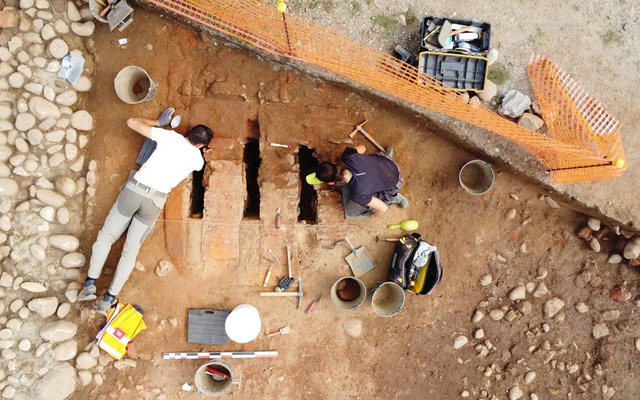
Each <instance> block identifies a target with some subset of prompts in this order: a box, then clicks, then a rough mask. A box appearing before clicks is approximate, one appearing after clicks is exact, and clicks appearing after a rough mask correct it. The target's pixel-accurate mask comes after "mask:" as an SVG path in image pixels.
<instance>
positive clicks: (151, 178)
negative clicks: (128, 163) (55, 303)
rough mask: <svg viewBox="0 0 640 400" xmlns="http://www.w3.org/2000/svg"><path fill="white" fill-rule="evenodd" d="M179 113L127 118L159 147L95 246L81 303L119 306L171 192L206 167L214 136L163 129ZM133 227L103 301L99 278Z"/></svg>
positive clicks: (200, 128)
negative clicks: (207, 150) (99, 294)
mask: <svg viewBox="0 0 640 400" xmlns="http://www.w3.org/2000/svg"><path fill="white" fill-rule="evenodd" d="M174 111H175V110H174V109H173V108H167V109H166V110H164V111H163V112H162V114H161V115H160V118H158V120H157V121H154V120H150V119H143V118H130V119H129V120H127V126H128V127H129V128H131V129H133V130H134V131H136V132H138V133H139V134H141V135H142V136H144V137H147V138H149V139H151V140H153V141H154V142H156V144H157V146H156V149H155V150H154V151H153V153H152V154H151V156H150V157H149V159H148V160H147V161H146V162H145V163H144V164H143V165H142V167H141V168H140V170H139V171H138V172H137V173H136V174H135V175H133V177H131V178H129V180H128V181H127V183H126V184H125V185H124V186H123V188H122V191H121V192H120V195H119V196H118V199H117V200H116V203H115V204H114V205H113V207H112V208H111V211H109V215H108V216H107V219H106V220H105V222H104V226H103V227H102V229H101V230H100V232H99V233H98V238H97V239H96V242H95V243H94V244H93V251H92V254H91V260H90V262H89V271H88V273H87V279H86V280H85V283H84V287H83V288H82V290H81V291H80V293H79V294H78V300H79V301H86V300H95V301H94V302H93V306H94V308H95V309H96V311H97V312H98V313H100V314H103V315H107V312H108V311H109V309H110V308H111V307H112V306H113V305H114V304H115V303H116V296H117V295H118V294H119V293H120V290H121V289H122V286H123V285H124V283H125V282H126V280H127V279H128V278H129V275H130V274H131V271H132V270H133V267H134V266H135V263H136V257H137V256H138V252H139V251H140V247H141V246H142V243H143V242H144V240H145V239H146V238H147V236H148V235H149V234H150V233H151V231H152V230H153V227H154V225H155V223H156V220H157V219H158V216H159V215H160V213H161V212H162V208H163V207H164V203H165V202H166V200H167V195H168V194H169V192H170V191H171V189H173V188H174V187H175V186H177V185H178V184H179V183H180V182H182V180H183V179H184V178H186V177H187V176H189V174H191V173H192V172H193V171H199V170H201V169H202V168H203V167H204V158H203V157H202V152H201V149H202V148H205V147H207V146H208V145H209V143H210V142H211V140H212V139H213V132H212V131H211V129H209V128H208V127H207V126H204V125H196V126H194V127H193V128H191V130H189V132H188V133H187V135H186V136H182V135H181V134H179V133H176V132H174V131H171V130H167V129H162V128H159V127H162V126H167V125H169V123H170V121H171V116H172V115H173V112H174ZM127 228H128V231H127V239H126V241H125V244H124V248H123V249H122V255H121V256H120V261H119V262H118V267H117V268H116V271H115V274H114V277H113V281H112V282H111V286H109V290H108V291H107V292H106V294H105V295H104V296H103V297H102V298H101V299H99V300H98V299H97V296H96V280H97V279H98V278H99V277H100V275H101V274H102V267H103V266H104V263H105V261H106V259H107V256H108V255H109V250H111V246H112V245H113V243H114V242H115V241H116V240H118V239H119V238H120V236H122V234H123V233H124V231H125V230H126V229H127Z"/></svg>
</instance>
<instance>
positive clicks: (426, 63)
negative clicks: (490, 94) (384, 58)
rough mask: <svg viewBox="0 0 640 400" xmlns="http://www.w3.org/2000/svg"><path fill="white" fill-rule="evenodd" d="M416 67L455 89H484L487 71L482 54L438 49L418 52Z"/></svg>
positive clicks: (486, 64) (479, 90) (477, 90)
mask: <svg viewBox="0 0 640 400" xmlns="http://www.w3.org/2000/svg"><path fill="white" fill-rule="evenodd" d="M418 69H419V70H420V71H422V72H425V73H427V74H428V75H430V76H432V77H434V78H435V79H437V80H439V81H441V82H443V83H444V84H446V85H447V86H449V87H451V88H453V89H455V90H460V91H475V92H482V91H483V90H484V84H485V81H486V79H487V73H488V71H489V69H488V63H487V59H486V58H484V57H482V56H479V55H469V54H460V53H454V52H439V51H423V52H422V53H420V56H419V58H418ZM423 84H426V82H423Z"/></svg>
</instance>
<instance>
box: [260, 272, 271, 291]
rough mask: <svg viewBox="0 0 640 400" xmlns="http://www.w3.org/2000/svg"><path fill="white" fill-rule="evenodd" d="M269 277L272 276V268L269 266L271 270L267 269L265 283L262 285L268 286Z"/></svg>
mask: <svg viewBox="0 0 640 400" xmlns="http://www.w3.org/2000/svg"><path fill="white" fill-rule="evenodd" d="M269 278H271V268H269V271H267V276H266V277H265V278H264V284H262V287H267V283H269Z"/></svg>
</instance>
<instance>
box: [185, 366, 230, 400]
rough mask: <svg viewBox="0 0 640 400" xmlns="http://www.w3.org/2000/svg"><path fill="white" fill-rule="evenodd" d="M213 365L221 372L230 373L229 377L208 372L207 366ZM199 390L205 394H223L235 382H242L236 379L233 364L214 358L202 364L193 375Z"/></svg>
mask: <svg viewBox="0 0 640 400" xmlns="http://www.w3.org/2000/svg"><path fill="white" fill-rule="evenodd" d="M208 366H213V367H215V369H217V370H218V371H220V372H224V373H225V374H227V375H229V379H224V380H222V378H220V377H217V376H215V377H214V376H211V375H209V374H207V373H206V371H207V367H208ZM193 379H194V381H195V384H196V387H197V388H198V392H200V393H201V394H204V395H205V396H222V395H223V394H225V393H227V392H229V391H230V390H231V387H232V386H233V385H234V384H238V383H240V382H239V381H236V379H235V372H234V370H233V368H231V365H230V364H229V363H228V362H226V361H224V360H212V361H208V362H206V363H204V364H202V365H201V366H200V368H198V370H197V371H196V374H195V376H194V377H193Z"/></svg>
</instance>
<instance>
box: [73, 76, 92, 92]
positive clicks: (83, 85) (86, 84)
mask: <svg viewBox="0 0 640 400" xmlns="http://www.w3.org/2000/svg"><path fill="white" fill-rule="evenodd" d="M72 86H73V88H74V89H75V90H77V91H78V92H86V91H88V90H90V89H91V79H89V78H88V77H86V76H81V77H80V78H78V80H77V81H76V83H74V84H73V85H72Z"/></svg>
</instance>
